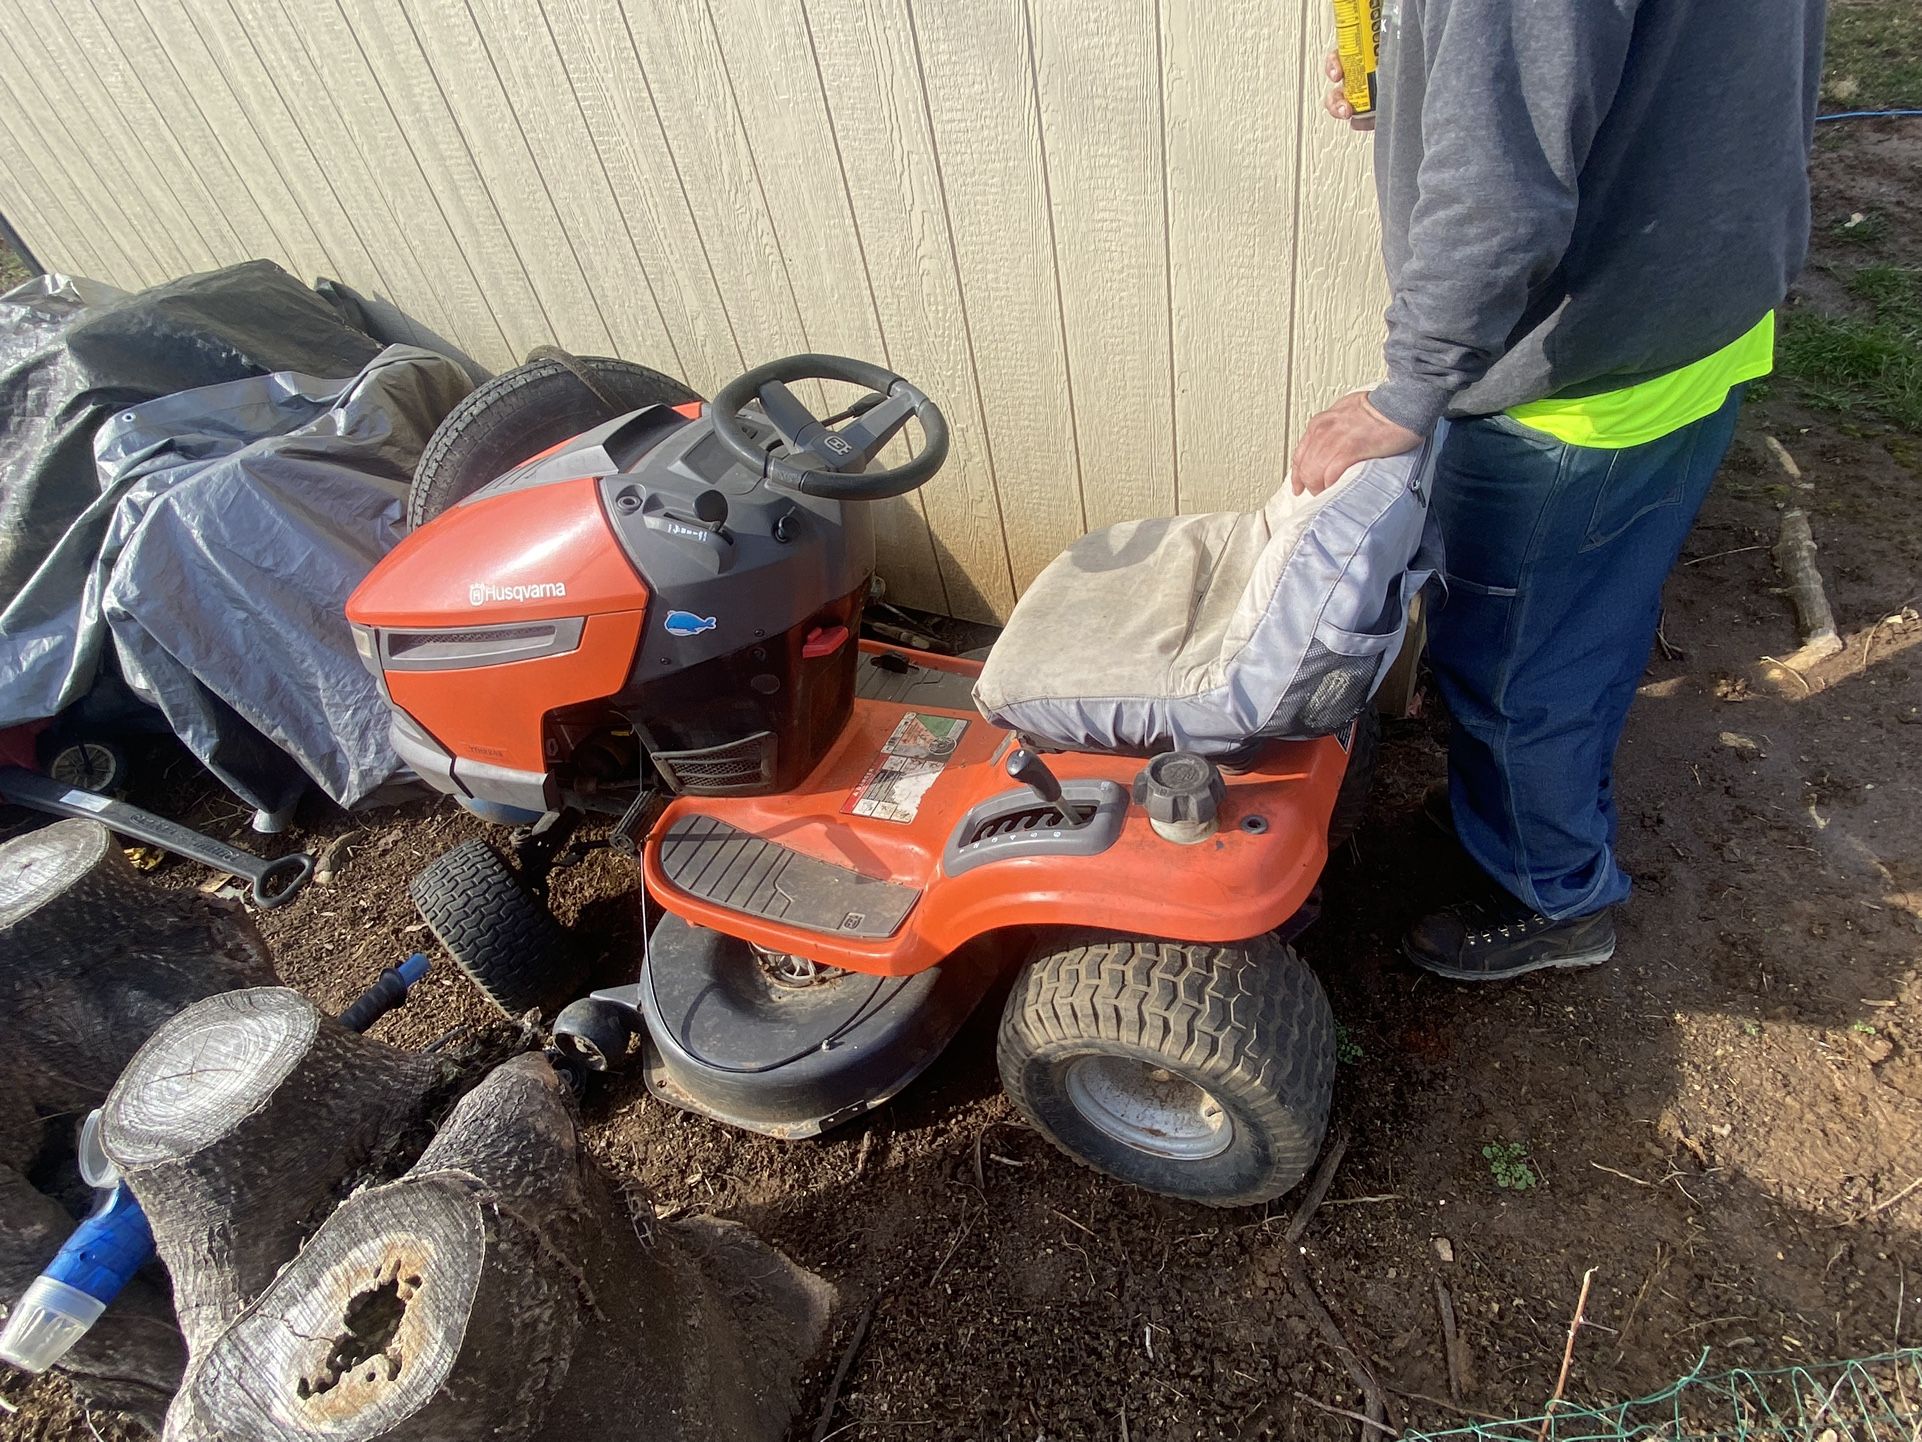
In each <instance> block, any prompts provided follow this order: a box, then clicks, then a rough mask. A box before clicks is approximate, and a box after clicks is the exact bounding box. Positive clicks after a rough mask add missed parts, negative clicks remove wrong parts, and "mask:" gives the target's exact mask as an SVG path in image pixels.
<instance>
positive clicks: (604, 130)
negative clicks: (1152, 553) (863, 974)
mask: <svg viewBox="0 0 1922 1442" xmlns="http://www.w3.org/2000/svg"><path fill="white" fill-rule="evenodd" d="M1326 6H1327V0H5V3H4V4H0V210H3V211H4V213H5V214H6V216H7V218H8V219H9V220H10V221H11V222H12V223H13V225H14V226H15V227H16V228H17V229H18V230H19V231H20V233H21V235H22V237H23V238H24V239H25V240H26V242H27V243H28V245H29V246H31V247H32V248H33V250H34V251H35V252H36V253H37V254H38V256H39V258H40V259H41V260H42V261H43V262H44V263H46V264H47V265H49V266H52V267H54V268H56V269H62V270H68V271H73V272H78V273H83V274H87V275H92V276H97V277H99V278H101V279H103V280H107V281H111V282H114V283H116V284H119V285H123V286H129V287H133V286H140V285H147V284H152V283H154V282H158V281H163V280H166V279H169V278H171V277H174V276H178V275H182V274H186V273H189V272H192V271H196V270H205V269H209V268H212V267H215V266H219V265H224V264H227V263H230V262H233V261H237V260H243V259H248V258H251V257H254V256H268V257H271V258H272V259H274V260H277V261H279V262H280V263H281V264H282V265H284V266H286V267H287V268H288V269H289V270H291V271H293V272H294V273H295V274H297V275H300V276H302V277H304V278H308V279H312V278H314V277H316V276H322V275H326V276H332V277H336V278H338V279H340V280H343V281H345V282H347V283H348V284H350V285H352V286H354V287H355V288H356V289H358V290H360V291H362V292H364V293H366V294H368V295H370V296H374V297H378V298H380V299H383V300H386V301H390V302H392V303H393V304H394V305H395V306H397V307H399V308H400V309H401V310H402V311H404V312H406V313H407V314H408V315H409V316H411V317H412V318H413V319H414V320H415V321H417V322H418V323H419V325H420V326H422V327H424V328H425V329H426V330H427V331H429V332H432V333H433V334H435V335H438V336H441V337H444V338H446V339H447V340H448V341H451V342H452V343H454V344H455V345H457V346H459V347H460V348H461V349H463V350H465V351H466V352H467V353H468V354H470V355H472V356H473V357H474V358H475V359H477V360H478V361H480V362H481V363H482V364H483V365H486V366H488V367H490V368H493V369H499V368H502V367H505V366H508V365H511V364H513V363H514V362H515V361H516V360H517V359H518V358H519V357H521V356H522V355H523V354H524V353H525V352H526V351H527V350H528V349H529V348H530V347H532V346H536V345H541V344H548V343H554V344H559V345H562V346H565V347H567V348H568V349H570V350H573V351H576V352H580V353H588V354H592V353H604V354H614V355H622V356H627V357H629V358H631V359H635V360H640V361H645V362H647V363H649V364H652V365H655V366H658V367H660V368H662V369H664V370H668V371H671V372H673V373H675V374H678V375H680V376H683V377H685V378H686V379H687V380H688V381H689V382H690V383H691V384H693V385H694V386H696V387H697V388H699V389H701V390H703V391H706V392H711V391H712V390H713V388H714V387H716V386H717V385H718V384H719V383H720V382H722V381H723V380H725V379H726V378H728V377H729V376H731V375H733V374H735V373H736V372H737V371H739V370H740V369H741V368H742V367H743V366H744V365H747V364H751V363H755V362H758V361H761V360H765V359H768V358H771V357H773V356H776V355H781V354H785V353H787V352H791V351H801V350H810V349H812V350H826V351H841V352H845V353H848V354H851V355H856V356H862V357H867V358H872V359H878V360H880V361H882V362H884V363H885V364H887V365H889V366H891V367H893V368H894V369H895V370H897V371H899V372H900V373H902V374H904V375H907V376H910V377H912V378H913V379H914V380H916V381H917V382H919V383H920V384H921V385H922V386H924V387H925V388H926V389H927V390H928V391H929V393H931V394H932V395H934V396H935V397H936V398H937V399H938V400H939V401H940V402H941V404H942V406H943V408H944V409H945V410H946V412H947V414H948V416H949V418H950V421H951V423H952V425H953V429H954V446H953V452H952V456H951V459H950V460H949V463H948V466H947V468H946V469H945V471H944V472H943V473H942V474H941V475H940V476H939V477H938V478H937V479H936V480H935V481H934V482H933V483H932V484H930V485H929V486H928V487H926V488H925V489H924V490H922V491H921V492H919V493H918V494H917V495H915V496H912V497H908V498H906V499H903V500H900V501H895V502H890V503H888V504H887V505H886V506H885V508H884V510H883V525H882V527H881V538H882V540H881V543H882V547H883V554H882V558H881V559H882V569H883V572H884V574H886V575H887V576H888V578H889V580H890V584H891V586H892V588H893V594H894V595H895V596H896V597H897V598H899V599H901V600H904V601H907V602H909V603H911V604H916V605H922V606H926V607H930V608H932V609H936V610H947V611H951V612H953V613H954V614H958V615H964V616H973V617H981V618H987V617H994V616H999V615H1004V614H1005V613H1006V611H1007V608H1008V607H1009V605H1010V604H1011V603H1012V601H1013V599H1014V597H1015V596H1016V595H1017V594H1018V593H1019V591H1020V590H1021V588H1022V587H1023V586H1024V585H1026V584H1027V582H1028V581H1029V580H1030V579H1032V577H1033V576H1034V574H1035V573H1036V572H1037V571H1038V570H1039V569H1040V568H1041V567H1042V566H1044V565H1045V564H1046V563H1047V562H1048V560H1049V559H1050V558H1051V557H1052V556H1054V554H1055V553H1056V552H1057V551H1058V550H1059V549H1060V548H1061V547H1062V546H1063V545H1064V544H1066V543H1067V542H1068V541H1069V540H1071V539H1073V538H1074V537H1075V536H1076V535H1078V534H1080V533H1081V532H1083V531H1084V530H1086V529H1088V528H1090V527H1095V526H1100V525H1104V524H1106V523H1108V522H1111V521H1116V520H1120V519H1124V518H1127V517H1132V516H1139V515H1145V514H1150V513H1159V512H1169V511H1175V510H1213V509H1222V508H1230V507H1234V508H1240V507H1246V506H1252V505H1255V504H1258V503H1259V502H1260V501H1261V500H1262V499H1263V498H1264V497H1265V496H1267V494H1268V493H1269V492H1270V491H1271V490H1272V489H1273V488H1274V487H1275V485H1276V484H1277V483H1278V482H1279V480H1280V477H1281V470H1282V464H1283V460H1284V458H1285V455H1286V451H1287V448H1288V445H1289V444H1290V442H1291V439H1292V437H1293V436H1294V433H1295V432H1296V430H1297V429H1298V428H1299V426H1300V425H1301V424H1302V422H1303V421H1304V420H1305V419H1306V417H1307V415H1308V414H1309V413H1310V411H1311V409H1312V408H1313V407H1315V406H1317V405H1320V404H1322V403H1324V402H1326V401H1327V400H1328V399H1330V398H1331V397H1332V396H1334V395H1336V394H1339V393H1340V392H1341V391H1343V390H1344V389H1348V388H1351V387H1353V386H1355V385H1358V384H1361V383H1363V382H1365V381H1367V380H1368V379H1369V378H1370V377H1371V375H1372V373H1373V372H1374V370H1375V368H1376V366H1377V364H1378V354H1379V352H1378V335H1379V329H1378V317H1379V315H1380V310H1381V304H1382V289H1381V280H1380V277H1379V270H1378V261H1377V258H1376V239H1375V230H1374V218H1373V204H1372V192H1371V189H1370V184H1369V179H1368V147H1367V144H1366V142H1365V141H1364V140H1363V139H1362V138H1360V137H1358V136H1355V135H1353V134H1352V133H1351V132H1349V131H1348V130H1347V129H1346V128H1345V127H1342V126H1337V125H1334V124H1333V123H1331V122H1328V121H1327V120H1325V118H1323V117H1322V116H1321V115H1320V113H1319V110H1318V105H1319V99H1320V91H1321V84H1320V81H1319V79H1318V78H1317V75H1316V70H1317V67H1318V62H1319V56H1320V53H1321V51H1322V49H1323V46H1324V37H1325V36H1326V35H1327V34H1328V33H1329V31H1330V29H1331V24H1330V21H1329V18H1328V16H1327V14H1326V13H1325V12H1326Z"/></svg>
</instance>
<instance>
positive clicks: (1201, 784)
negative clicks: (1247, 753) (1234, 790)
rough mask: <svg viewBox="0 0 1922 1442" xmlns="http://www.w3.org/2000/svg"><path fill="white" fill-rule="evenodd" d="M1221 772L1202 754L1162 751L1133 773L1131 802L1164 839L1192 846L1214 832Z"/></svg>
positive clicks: (1219, 796)
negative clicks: (1132, 801)
mask: <svg viewBox="0 0 1922 1442" xmlns="http://www.w3.org/2000/svg"><path fill="white" fill-rule="evenodd" d="M1223 794H1224V793H1223V787H1222V784H1221V773H1220V772H1219V771H1217V770H1215V763H1214V762H1212V761H1210V760H1209V759H1208V758H1207V757H1206V756H1196V755H1195V754H1194V753H1193V752H1189V751H1165V752H1163V753H1162V754H1161V755H1159V756H1157V757H1155V758H1154V760H1152V761H1150V762H1149V763H1148V764H1147V765H1146V766H1144V767H1143V768H1142V769H1141V773H1140V774H1139V775H1138V776H1136V777H1135V784H1134V800H1135V805H1137V806H1139V807H1141V808H1143V809H1144V810H1145V811H1147V813H1148V820H1149V822H1150V823H1151V824H1152V825H1153V826H1154V829H1155V834H1156V835H1157V836H1159V837H1161V838H1162V839H1163V840H1164V841H1173V842H1176V843H1178V844H1180V845H1183V846H1192V845H1193V844H1194V843H1195V842H1197V841H1205V840H1207V839H1208V838H1209V837H1210V836H1213V835H1214V834H1215V827H1216V825H1217V824H1218V823H1217V820H1216V818H1217V817H1218V816H1219V815H1220V813H1221V798H1222V795H1223Z"/></svg>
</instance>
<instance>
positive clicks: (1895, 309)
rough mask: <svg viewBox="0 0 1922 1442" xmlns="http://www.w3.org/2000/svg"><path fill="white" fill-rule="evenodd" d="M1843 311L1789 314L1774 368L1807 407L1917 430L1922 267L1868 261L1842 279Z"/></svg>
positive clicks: (1921, 410)
mask: <svg viewBox="0 0 1922 1442" xmlns="http://www.w3.org/2000/svg"><path fill="white" fill-rule="evenodd" d="M1844 284H1845V285H1846V286H1847V287H1848V291H1849V294H1850V295H1851V296H1853V297H1854V298H1855V299H1856V300H1857V301H1859V302H1860V303H1861V304H1860V306H1859V308H1858V309H1856V310H1855V311H1853V312H1852V313H1850V314H1847V315H1830V314H1825V313H1822V312H1819V311H1813V310H1799V311H1793V312H1791V313H1790V314H1789V316H1788V318H1787V323H1786V324H1785V325H1784V326H1783V330H1782V339H1781V345H1780V348H1779V351H1778V354H1777V357H1776V359H1777V369H1778V371H1779V373H1780V374H1781V376H1782V377H1783V378H1784V379H1788V380H1794V381H1799V382H1800V383H1801V385H1802V389H1803V392H1804V396H1805V398H1806V399H1807V400H1808V402H1809V403H1810V404H1811V405H1814V406H1818V407H1820V408H1822V409H1824V410H1831V411H1837V412H1840V413H1841V414H1844V415H1856V414H1858V413H1859V414H1864V415H1868V416H1872V417H1875V418H1877V419H1880V420H1884V421H1889V422H1892V423H1893V424H1895V425H1898V426H1901V427H1903V428H1905V429H1907V430H1914V431H1922V269H1915V268H1912V267H1908V266H1899V265H1881V264H1878V265H1865V266H1863V267H1862V268H1861V269H1860V270H1856V271H1853V272H1851V273H1850V274H1849V275H1848V276H1847V277H1846V278H1845V280H1844Z"/></svg>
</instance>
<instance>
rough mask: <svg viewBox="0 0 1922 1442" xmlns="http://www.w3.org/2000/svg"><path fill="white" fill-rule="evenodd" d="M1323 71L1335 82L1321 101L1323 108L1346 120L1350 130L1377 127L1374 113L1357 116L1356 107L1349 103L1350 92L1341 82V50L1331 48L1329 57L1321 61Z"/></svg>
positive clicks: (1337, 117) (1339, 118)
mask: <svg viewBox="0 0 1922 1442" xmlns="http://www.w3.org/2000/svg"><path fill="white" fill-rule="evenodd" d="M1321 73H1322V74H1323V75H1326V76H1327V77H1328V78H1329V80H1331V81H1333V82H1334V83H1333V85H1332V86H1331V87H1330V88H1329V91H1328V94H1327V96H1326V98H1325V99H1323V101H1322V102H1321V105H1322V109H1324V110H1326V111H1327V112H1328V113H1329V114H1330V115H1332V116H1334V117H1335V119H1337V120H1346V121H1347V122H1348V128H1349V129H1350V130H1373V129H1374V128H1375V117H1374V116H1372V115H1363V116H1359V117H1357V116H1356V114H1355V107H1354V106H1352V105H1350V104H1349V103H1348V92H1347V91H1346V90H1345V89H1344V88H1343V87H1342V83H1341V53H1340V52H1339V51H1336V50H1330V51H1329V52H1328V56H1327V58H1326V59H1325V60H1323V61H1322V63H1321Z"/></svg>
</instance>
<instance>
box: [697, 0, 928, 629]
mask: <svg viewBox="0 0 1922 1442" xmlns="http://www.w3.org/2000/svg"><path fill="white" fill-rule="evenodd" d="M709 9H710V13H711V15H712V18H713V22H714V35H715V39H716V41H717V43H718V44H719V46H720V49H721V58H722V60H723V62H724V63H725V64H726V66H727V78H728V86H729V90H730V92H731V94H732V97H733V101H734V104H735V106H736V108H737V109H738V111H739V113H740V118H741V125H742V128H743V129H744V130H745V132H746V134H747V137H748V143H749V145H750V146H751V147H752V151H753V155H754V168H755V172H756V175H757V176H758V178H759V182H760V186H761V190H762V193H763V194H764V195H765V196H766V199H767V208H768V216H769V219H770V220H771V222H772V223H773V226H774V231H775V238H776V240H777V242H778V243H779V245H780V249H781V258H782V263H783V265H784V267H785V270H786V273H787V279H788V284H789V287H790V289H791V290H792V292H793V295H794V304H795V308H796V310H797V311H798V313H799V316H800V323H801V329H802V332H803V334H804V335H805V336H806V338H807V344H808V347H809V349H811V350H818V351H827V352H829V353H832V354H838V355H849V356H854V357H857V358H859V359H862V360H871V361H877V362H879V363H881V364H884V365H885V364H891V361H890V358H889V355H888V347H887V341H886V338H885V337H884V336H883V335H882V334H881V329H880V322H879V320H878V318H877V316H878V313H877V310H876V307H875V302H874V295H873V291H872V289H871V281H870V277H869V275H868V271H867V258H866V256H865V254H864V253H863V251H862V246H861V237H860V234H859V232H858V231H857V230H856V229H855V224H854V212H853V209H852V205H851V202H850V201H849V199H848V194H847V190H846V188H845V187H844V186H843V185H842V183H841V170H840V163H839V155H838V151H837V149H836V146H835V137H834V130H833V126H832V124H831V122H830V120H829V117H828V112H827V102H826V97H825V96H824V95H823V94H822V93H821V85H820V79H819V76H818V74H817V73H816V71H815V68H814V63H813V50H812V46H811V45H810V42H809V37H808V29H807V23H806V20H805V17H804V16H803V15H802V13H801V7H800V4H799V0H710V5H709ZM830 403H831V404H838V399H837V400H836V401H832V402H830ZM907 455H908V451H907V449H906V448H905V447H904V446H901V445H900V444H899V442H897V443H896V444H895V446H891V447H890V449H889V454H888V456H887V459H888V460H889V461H890V462H895V461H899V460H904V459H906V457H907ZM934 484H935V485H937V486H938V485H940V484H942V479H937V480H936V481H935V482H934ZM872 512H873V517H874V523H875V525H874V530H875V552H876V559H877V561H878V564H879V569H880V573H881V575H882V576H883V577H884V578H885V579H886V581H887V583H888V594H889V596H891V597H892V598H893V599H895V600H897V601H900V602H902V603H904V604H906V605H910V606H921V607H929V606H932V607H933V608H935V609H937V610H938V609H940V608H941V605H942V603H943V599H944V595H943V591H942V587H941V574H940V564H939V562H938V561H937V560H936V559H935V553H934V538H933V535H932V533H931V532H930V530H929V526H928V518H927V511H926V503H925V501H924V499H923V496H922V494H921V493H920V492H915V493H914V494H911V495H907V496H897V497H895V498H893V499H891V500H886V501H881V502H878V503H877V504H875V505H874V506H873V507H872Z"/></svg>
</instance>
